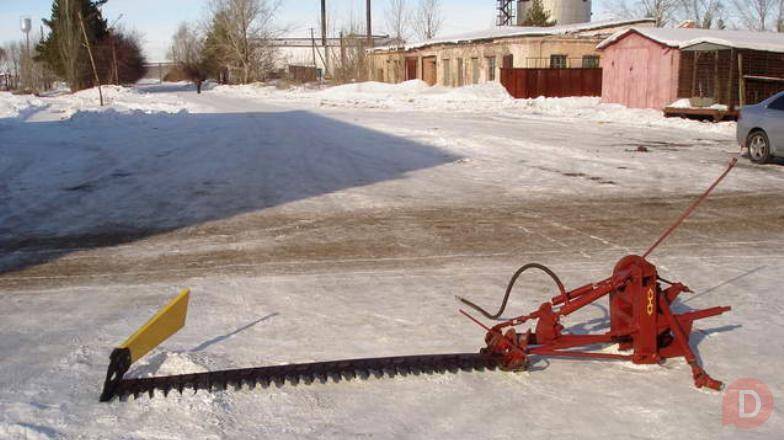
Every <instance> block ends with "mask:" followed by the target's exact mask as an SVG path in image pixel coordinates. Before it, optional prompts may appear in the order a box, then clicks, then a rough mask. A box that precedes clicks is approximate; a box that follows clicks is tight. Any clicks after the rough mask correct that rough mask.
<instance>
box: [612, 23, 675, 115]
mask: <svg viewBox="0 0 784 440" xmlns="http://www.w3.org/2000/svg"><path fill="white" fill-rule="evenodd" d="M599 49H600V50H601V51H603V53H602V68H603V72H602V102H605V103H615V104H623V105H625V106H626V107H631V108H653V109H657V110H661V109H663V108H664V107H665V106H667V105H668V104H670V103H672V102H674V101H675V100H676V99H677V97H678V72H679V67H680V58H681V52H680V50H679V49H678V48H677V47H671V46H668V45H666V44H664V43H661V42H659V41H656V40H653V39H651V38H649V37H647V36H645V35H644V34H642V33H641V32H639V31H637V30H635V29H632V30H629V31H627V32H625V33H623V34H621V35H620V36H618V37H617V38H614V39H612V38H611V39H608V40H607V41H605V42H603V43H602V44H601V45H599Z"/></svg>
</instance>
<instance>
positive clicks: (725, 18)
mask: <svg viewBox="0 0 784 440" xmlns="http://www.w3.org/2000/svg"><path fill="white" fill-rule="evenodd" d="M611 5H612V9H613V10H614V11H616V13H617V14H618V15H619V16H621V17H650V18H653V19H655V20H656V25H657V26H660V27H664V26H671V25H676V24H678V23H680V22H683V21H687V20H688V21H691V22H693V23H694V24H695V25H696V26H697V27H700V28H705V29H747V30H752V31H761V32H762V31H775V32H784V0H612V2H611Z"/></svg>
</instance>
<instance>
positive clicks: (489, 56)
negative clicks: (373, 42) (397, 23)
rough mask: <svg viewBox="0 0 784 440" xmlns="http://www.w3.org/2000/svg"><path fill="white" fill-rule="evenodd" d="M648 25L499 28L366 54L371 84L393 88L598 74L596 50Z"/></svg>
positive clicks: (646, 22) (645, 21)
mask: <svg viewBox="0 0 784 440" xmlns="http://www.w3.org/2000/svg"><path fill="white" fill-rule="evenodd" d="M653 25H654V21H653V20H652V19H638V20H614V21H601V22H593V23H581V24H568V25H556V26H552V27H523V26H499V27H494V28H491V29H488V30H485V31H477V32H470V33H466V34H461V35H453V36H445V37H440V38H436V39H432V40H427V41H423V42H420V43H413V44H407V45H401V46H386V47H379V48H374V49H372V50H371V51H370V53H369V55H370V56H369V66H370V72H369V73H370V78H371V79H372V80H374V81H381V82H390V83H396V82H401V81H406V80H411V79H421V80H424V81H425V82H427V83H428V84H430V85H436V84H439V85H443V86H463V85H468V84H477V83H482V82H488V81H499V80H500V77H501V75H500V73H501V71H500V69H501V68H528V69H535V68H540V69H541V68H553V69H571V68H597V67H600V65H601V56H600V53H599V52H598V51H597V49H596V46H597V45H598V44H599V43H600V42H601V41H603V40H604V39H606V38H607V37H609V36H610V35H613V34H614V33H616V32H619V31H622V30H625V29H629V28H630V27H632V26H636V27H647V26H653Z"/></svg>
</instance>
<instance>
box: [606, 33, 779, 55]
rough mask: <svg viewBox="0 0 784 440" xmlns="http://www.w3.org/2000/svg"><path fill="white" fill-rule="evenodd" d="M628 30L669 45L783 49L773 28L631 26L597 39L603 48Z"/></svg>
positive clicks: (624, 34)
mask: <svg viewBox="0 0 784 440" xmlns="http://www.w3.org/2000/svg"><path fill="white" fill-rule="evenodd" d="M631 32H636V33H638V34H640V35H642V36H644V37H647V38H649V39H651V40H653V41H656V42H658V43H661V44H664V45H666V46H670V47H677V48H680V49H686V48H689V47H692V46H697V45H710V46H722V47H730V48H735V49H751V50H762V51H767V52H783V53H784V34H781V33H775V32H751V31H722V30H715V29H689V28H687V29H684V28H631V29H626V30H623V31H620V32H616V33H615V34H614V35H612V36H611V37H609V38H607V39H606V40H604V41H602V42H601V43H599V46H598V48H599V49H603V48H605V47H607V46H610V45H612V44H613V43H615V42H616V41H618V40H620V39H621V38H623V37H624V36H626V35H628V34H629V33H631Z"/></svg>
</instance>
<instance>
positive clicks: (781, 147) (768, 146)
mask: <svg viewBox="0 0 784 440" xmlns="http://www.w3.org/2000/svg"><path fill="white" fill-rule="evenodd" d="M738 142H740V144H741V145H742V146H744V147H746V148H748V149H749V158H750V159H751V161H752V162H755V163H766V162H770V161H771V159H773V157H774V156H778V157H784V92H781V93H778V94H776V95H773V96H771V97H770V98H768V99H766V100H764V101H762V102H760V103H759V104H755V105H745V106H743V108H741V111H740V117H739V118H738Z"/></svg>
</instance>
